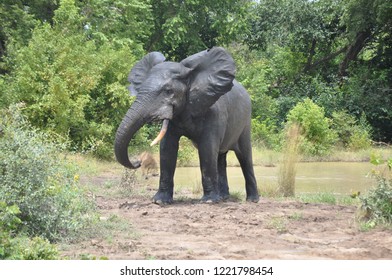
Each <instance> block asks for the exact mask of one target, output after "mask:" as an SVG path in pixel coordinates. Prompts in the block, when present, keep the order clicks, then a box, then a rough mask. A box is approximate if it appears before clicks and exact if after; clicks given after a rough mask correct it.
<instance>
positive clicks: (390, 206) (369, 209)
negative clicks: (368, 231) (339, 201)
mask: <svg viewBox="0 0 392 280" xmlns="http://www.w3.org/2000/svg"><path fill="white" fill-rule="evenodd" d="M371 163H373V164H374V165H376V166H383V165H386V166H387V167H386V168H384V170H381V171H380V170H377V169H375V170H373V171H372V175H373V176H374V178H375V179H376V181H377V186H376V187H375V188H373V189H371V190H370V191H369V193H368V194H367V195H366V196H364V197H360V199H361V204H362V205H361V209H362V211H363V218H364V219H365V220H366V224H367V225H368V226H369V227H374V226H376V225H378V224H388V225H392V173H391V170H392V159H389V160H387V161H386V162H385V161H384V160H382V159H380V158H379V157H374V156H373V157H372V159H371Z"/></svg>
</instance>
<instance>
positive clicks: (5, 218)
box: [0, 201, 58, 260]
mask: <svg viewBox="0 0 392 280" xmlns="http://www.w3.org/2000/svg"><path fill="white" fill-rule="evenodd" d="M19 214H21V212H20V210H19V208H18V206H16V205H12V206H7V204H6V203H5V202H4V201H0V260H4V259H12V260H54V259H57V258H58V251H57V249H56V247H55V246H54V245H52V244H50V243H49V242H48V241H47V240H45V239H43V238H40V237H34V238H32V239H30V238H28V237H27V236H24V235H23V233H20V232H18V229H19V228H20V226H21V224H22V220H21V219H20V218H19V217H18V215H19Z"/></svg>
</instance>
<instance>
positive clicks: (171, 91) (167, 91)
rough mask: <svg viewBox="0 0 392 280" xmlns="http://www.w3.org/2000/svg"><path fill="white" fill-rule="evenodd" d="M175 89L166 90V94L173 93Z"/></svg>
mask: <svg viewBox="0 0 392 280" xmlns="http://www.w3.org/2000/svg"><path fill="white" fill-rule="evenodd" d="M173 93H174V92H173V90H172V89H167V90H165V94H166V95H173Z"/></svg>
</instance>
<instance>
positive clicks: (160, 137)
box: [150, 119, 169, 146]
mask: <svg viewBox="0 0 392 280" xmlns="http://www.w3.org/2000/svg"><path fill="white" fill-rule="evenodd" d="M168 125H169V120H167V119H165V120H163V123H162V128H161V131H160V132H159V134H158V136H157V137H156V138H155V139H154V141H152V142H151V144H150V146H154V145H155V144H157V143H158V142H159V141H161V140H162V138H163V136H165V134H166V131H167V126H168Z"/></svg>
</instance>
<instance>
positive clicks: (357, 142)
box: [332, 111, 371, 151]
mask: <svg viewBox="0 0 392 280" xmlns="http://www.w3.org/2000/svg"><path fill="white" fill-rule="evenodd" d="M332 119H333V122H332V128H333V130H334V131H335V132H336V133H337V135H338V138H339V144H340V145H341V146H342V147H343V148H348V149H350V150H354V151H358V150H362V149H367V148H369V147H370V145H371V138H370V134H371V132H370V127H369V125H368V124H367V122H366V118H365V116H362V117H361V119H360V121H359V122H358V121H357V120H356V119H355V117H354V116H352V115H349V114H348V113H347V112H345V111H338V112H334V113H332Z"/></svg>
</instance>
